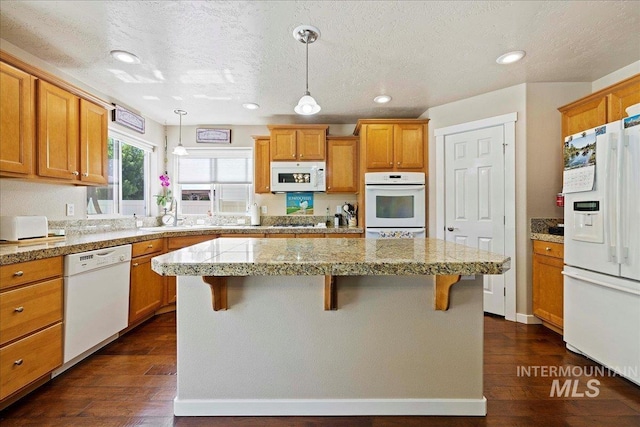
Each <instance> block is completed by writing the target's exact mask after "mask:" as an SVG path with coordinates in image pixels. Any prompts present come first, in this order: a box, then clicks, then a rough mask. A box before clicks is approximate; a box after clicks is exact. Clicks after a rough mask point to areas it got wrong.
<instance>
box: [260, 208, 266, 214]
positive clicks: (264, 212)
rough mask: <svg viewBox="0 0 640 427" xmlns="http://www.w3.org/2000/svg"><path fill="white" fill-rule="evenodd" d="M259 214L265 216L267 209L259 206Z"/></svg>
mask: <svg viewBox="0 0 640 427" xmlns="http://www.w3.org/2000/svg"><path fill="white" fill-rule="evenodd" d="M260 213H261V214H262V215H266V214H267V207H266V206H260Z"/></svg>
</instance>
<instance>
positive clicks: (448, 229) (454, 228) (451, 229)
mask: <svg viewBox="0 0 640 427" xmlns="http://www.w3.org/2000/svg"><path fill="white" fill-rule="evenodd" d="M453 230H457V228H456V227H447V231H453Z"/></svg>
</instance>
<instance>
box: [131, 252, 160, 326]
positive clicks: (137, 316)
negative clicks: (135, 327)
mask: <svg viewBox="0 0 640 427" xmlns="http://www.w3.org/2000/svg"><path fill="white" fill-rule="evenodd" d="M154 256H155V255H146V256H142V257H137V258H133V259H132V260H131V284H130V294H129V325H131V324H133V323H135V322H137V321H138V320H141V319H144V318H145V317H146V316H149V315H151V314H153V312H154V311H156V310H157V309H158V308H160V306H161V305H162V299H163V297H164V277H162V276H160V275H159V274H157V273H156V272H155V271H153V270H151V258H153V257H154Z"/></svg>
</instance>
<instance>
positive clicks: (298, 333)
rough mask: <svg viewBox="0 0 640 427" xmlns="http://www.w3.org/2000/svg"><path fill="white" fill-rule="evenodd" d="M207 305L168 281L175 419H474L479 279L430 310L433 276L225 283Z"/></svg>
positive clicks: (199, 284)
mask: <svg viewBox="0 0 640 427" xmlns="http://www.w3.org/2000/svg"><path fill="white" fill-rule="evenodd" d="M227 280H228V282H227V298H228V309H227V310H221V311H214V310H213V309H212V292H211V288H210V286H209V285H208V284H206V283H204V281H203V279H202V277H199V276H179V277H178V308H177V319H178V320H177V323H178V325H177V328H178V330H177V339H178V372H177V379H178V390H177V396H176V398H175V402H174V413H175V415H181V416H185V415H187V416H189V415H191V416H215V415H225V416H241V415H251V416H255V415H478V416H484V415H486V399H485V398H484V396H483V393H482V368H483V366H482V365H483V361H482V360H483V356H482V351H483V310H482V294H483V286H482V276H481V275H476V276H475V278H474V277H473V276H471V278H470V279H469V278H467V277H463V278H462V280H461V281H460V282H459V283H457V284H456V285H454V286H453V287H452V288H451V293H450V306H449V309H448V310H447V311H436V310H434V308H433V286H434V285H433V282H434V280H433V277H430V276H419V275H416V276H340V277H337V289H338V291H337V297H338V298H337V308H338V309H337V310H335V311H328V310H324V309H323V298H324V297H323V293H324V276H251V277H229V278H228V279H227Z"/></svg>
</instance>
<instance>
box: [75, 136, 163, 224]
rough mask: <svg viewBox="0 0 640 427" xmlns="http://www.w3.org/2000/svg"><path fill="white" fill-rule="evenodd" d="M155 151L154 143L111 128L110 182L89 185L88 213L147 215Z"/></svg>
mask: <svg viewBox="0 0 640 427" xmlns="http://www.w3.org/2000/svg"><path fill="white" fill-rule="evenodd" d="M151 151H152V147H151V146H150V145H147V144H145V143H141V142H137V141H133V140H130V139H128V138H127V137H126V136H122V137H121V136H120V135H118V134H116V133H114V132H112V131H110V132H109V141H108V146H107V153H108V158H109V160H108V162H109V167H108V171H109V177H108V179H107V182H108V185H107V186H106V187H88V188H87V213H88V214H89V215H117V214H120V215H133V214H136V215H137V216H147V215H148V214H149V198H150V196H149V175H150V173H149V167H150V161H151V160H150V157H151V156H150V155H151Z"/></svg>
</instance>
